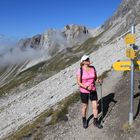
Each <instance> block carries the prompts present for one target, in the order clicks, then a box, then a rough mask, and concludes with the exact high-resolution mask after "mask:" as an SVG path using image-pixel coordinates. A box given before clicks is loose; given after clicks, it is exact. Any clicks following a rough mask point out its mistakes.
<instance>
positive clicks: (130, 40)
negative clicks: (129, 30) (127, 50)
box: [124, 34, 136, 45]
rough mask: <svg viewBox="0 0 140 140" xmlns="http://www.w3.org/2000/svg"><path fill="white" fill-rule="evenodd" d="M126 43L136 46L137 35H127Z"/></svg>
mask: <svg viewBox="0 0 140 140" xmlns="http://www.w3.org/2000/svg"><path fill="white" fill-rule="evenodd" d="M124 41H125V43H126V44H127V45H128V44H135V42H136V37H135V34H127V35H126V36H125V38H124Z"/></svg>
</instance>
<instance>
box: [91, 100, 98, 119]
mask: <svg viewBox="0 0 140 140" xmlns="http://www.w3.org/2000/svg"><path fill="white" fill-rule="evenodd" d="M92 109H93V115H94V118H98V103H97V101H96V100H93V101H92Z"/></svg>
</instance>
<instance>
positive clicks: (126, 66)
mask: <svg viewBox="0 0 140 140" xmlns="http://www.w3.org/2000/svg"><path fill="white" fill-rule="evenodd" d="M124 42H125V44H126V45H130V48H129V49H126V56H127V57H128V58H130V61H122V62H121V61H120V62H115V63H114V64H113V68H114V69H115V70H116V71H130V74H131V83H130V85H131V87H130V90H131V91H130V112H129V125H132V124H133V120H134V71H135V70H140V61H136V58H137V57H138V53H139V51H136V46H135V42H136V36H135V26H134V25H132V27H131V33H129V34H127V35H126V36H125V38H124Z"/></svg>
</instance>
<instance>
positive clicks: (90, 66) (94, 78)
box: [90, 66, 97, 81]
mask: <svg viewBox="0 0 140 140" xmlns="http://www.w3.org/2000/svg"><path fill="white" fill-rule="evenodd" d="M90 67H91V68H93V69H94V73H95V78H94V79H95V81H96V80H97V73H96V69H95V67H94V66H90Z"/></svg>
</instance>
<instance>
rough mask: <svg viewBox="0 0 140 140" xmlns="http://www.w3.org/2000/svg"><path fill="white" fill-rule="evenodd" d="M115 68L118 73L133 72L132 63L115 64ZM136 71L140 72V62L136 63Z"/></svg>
mask: <svg viewBox="0 0 140 140" xmlns="http://www.w3.org/2000/svg"><path fill="white" fill-rule="evenodd" d="M113 68H114V70H116V71H128V70H131V61H121V62H115V63H114V64H113ZM134 69H135V70H140V61H136V62H135V63H134Z"/></svg>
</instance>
